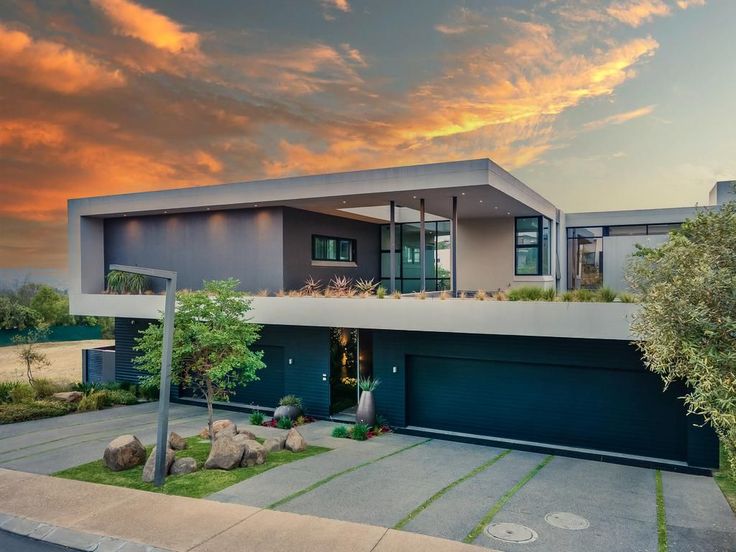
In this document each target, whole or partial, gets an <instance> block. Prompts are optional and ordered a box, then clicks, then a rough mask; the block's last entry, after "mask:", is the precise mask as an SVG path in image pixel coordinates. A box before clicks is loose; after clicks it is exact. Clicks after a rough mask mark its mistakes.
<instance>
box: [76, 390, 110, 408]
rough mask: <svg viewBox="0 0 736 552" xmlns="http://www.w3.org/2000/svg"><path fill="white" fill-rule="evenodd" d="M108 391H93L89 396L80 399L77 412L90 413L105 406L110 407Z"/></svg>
mask: <svg viewBox="0 0 736 552" xmlns="http://www.w3.org/2000/svg"><path fill="white" fill-rule="evenodd" d="M108 393H109V391H93V392H92V393H90V394H89V395H85V396H84V397H82V400H81V401H79V405H78V406H77V411H78V412H90V411H92V410H100V409H102V408H104V407H106V406H110V405H111V404H112V403H111V402H110V397H109V395H108Z"/></svg>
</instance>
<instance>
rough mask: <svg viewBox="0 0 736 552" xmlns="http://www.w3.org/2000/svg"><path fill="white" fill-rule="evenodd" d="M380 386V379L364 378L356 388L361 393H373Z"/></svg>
mask: <svg viewBox="0 0 736 552" xmlns="http://www.w3.org/2000/svg"><path fill="white" fill-rule="evenodd" d="M379 385H381V380H380V379H377V378H376V379H372V378H364V379H361V380H360V383H359V384H358V386H359V387H360V390H361V391H375V390H376V387H378V386H379Z"/></svg>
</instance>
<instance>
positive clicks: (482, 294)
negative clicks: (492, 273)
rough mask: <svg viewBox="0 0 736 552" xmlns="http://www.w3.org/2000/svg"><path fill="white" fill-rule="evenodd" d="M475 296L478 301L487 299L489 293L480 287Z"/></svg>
mask: <svg viewBox="0 0 736 552" xmlns="http://www.w3.org/2000/svg"><path fill="white" fill-rule="evenodd" d="M475 298H476V299H477V300H478V301H485V300H486V299H487V298H488V293H486V290H484V289H479V290H478V291H476V292H475Z"/></svg>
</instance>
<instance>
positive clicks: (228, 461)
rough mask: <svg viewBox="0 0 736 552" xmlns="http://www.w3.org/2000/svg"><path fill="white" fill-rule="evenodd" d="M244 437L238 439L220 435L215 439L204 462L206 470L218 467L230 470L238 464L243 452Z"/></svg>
mask: <svg viewBox="0 0 736 552" xmlns="http://www.w3.org/2000/svg"><path fill="white" fill-rule="evenodd" d="M244 441H245V439H240V440H238V439H237V438H235V437H227V436H226V437H222V438H220V439H215V441H214V442H213V443H212V448H211V449H210V455H209V456H208V457H207V461H206V462H205V463H204V467H205V468H207V469H208V470H211V469H220V470H231V469H233V468H237V467H238V466H239V465H240V460H242V458H243V452H245V443H244Z"/></svg>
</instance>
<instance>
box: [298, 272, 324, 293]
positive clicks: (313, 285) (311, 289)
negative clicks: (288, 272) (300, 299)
mask: <svg viewBox="0 0 736 552" xmlns="http://www.w3.org/2000/svg"><path fill="white" fill-rule="evenodd" d="M302 291H303V292H304V293H305V294H306V295H317V294H318V293H320V292H321V291H322V280H315V279H314V278H312V277H311V276H310V277H309V278H307V279H306V280H305V282H304V286H303V287H302Z"/></svg>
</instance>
